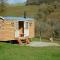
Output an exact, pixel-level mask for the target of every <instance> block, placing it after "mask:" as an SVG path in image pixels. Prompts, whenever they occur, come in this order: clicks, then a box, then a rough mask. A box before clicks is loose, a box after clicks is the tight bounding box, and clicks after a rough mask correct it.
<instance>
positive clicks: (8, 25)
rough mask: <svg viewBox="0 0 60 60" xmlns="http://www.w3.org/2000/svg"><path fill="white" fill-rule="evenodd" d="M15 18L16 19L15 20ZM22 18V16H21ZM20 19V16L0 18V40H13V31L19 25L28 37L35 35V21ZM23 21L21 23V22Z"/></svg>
mask: <svg viewBox="0 0 60 60" xmlns="http://www.w3.org/2000/svg"><path fill="white" fill-rule="evenodd" d="M16 19H17V20H16ZM23 19H24V18H23ZM23 19H22V20H21V19H20V17H17V18H14V19H13V17H12V18H11V19H8V20H7V19H4V20H2V19H0V41H8V40H15V32H16V30H18V29H19V28H20V27H21V26H23V28H24V34H25V35H28V36H29V37H30V38H32V37H34V36H35V23H34V20H33V19H32V20H29V19H28V20H26V19H24V20H23ZM21 22H23V24H21Z"/></svg>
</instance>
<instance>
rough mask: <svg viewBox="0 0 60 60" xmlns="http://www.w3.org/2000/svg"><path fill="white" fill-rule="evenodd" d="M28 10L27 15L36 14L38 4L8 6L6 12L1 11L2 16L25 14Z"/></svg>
mask: <svg viewBox="0 0 60 60" xmlns="http://www.w3.org/2000/svg"><path fill="white" fill-rule="evenodd" d="M24 11H26V13H27V16H34V15H35V14H36V12H37V11H38V6H36V5H33V6H8V7H6V8H5V12H3V13H0V15H1V16H24Z"/></svg>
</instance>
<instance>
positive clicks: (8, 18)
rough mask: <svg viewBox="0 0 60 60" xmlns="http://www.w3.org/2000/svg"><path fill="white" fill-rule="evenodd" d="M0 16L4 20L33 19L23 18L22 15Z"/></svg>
mask: <svg viewBox="0 0 60 60" xmlns="http://www.w3.org/2000/svg"><path fill="white" fill-rule="evenodd" d="M0 18H3V19H5V20H17V21H26V20H34V19H33V18H29V17H27V18H24V17H14V16H0Z"/></svg>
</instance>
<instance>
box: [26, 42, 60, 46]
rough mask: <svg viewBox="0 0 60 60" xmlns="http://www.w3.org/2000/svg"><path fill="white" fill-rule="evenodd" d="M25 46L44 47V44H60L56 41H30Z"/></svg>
mask: <svg viewBox="0 0 60 60" xmlns="http://www.w3.org/2000/svg"><path fill="white" fill-rule="evenodd" d="M27 46H32V47H44V46H60V44H58V43H51V42H36V41H35V42H31V43H30V44H28V45H27Z"/></svg>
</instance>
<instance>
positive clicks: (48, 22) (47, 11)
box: [36, 4, 60, 37]
mask: <svg viewBox="0 0 60 60" xmlns="http://www.w3.org/2000/svg"><path fill="white" fill-rule="evenodd" d="M56 8H57V9H60V8H58V5H55V4H41V5H40V8H39V10H38V13H37V17H36V22H37V24H36V27H37V29H36V33H37V35H39V34H40V35H39V36H42V37H44V35H45V37H57V36H59V37H60V31H59V30H60V28H59V26H60V21H59V20H60V19H59V17H58V16H57V15H58V12H57V9H56ZM55 12H56V13H57V14H55V15H56V16H55V15H54V13H55ZM39 32H40V33H39Z"/></svg>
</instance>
